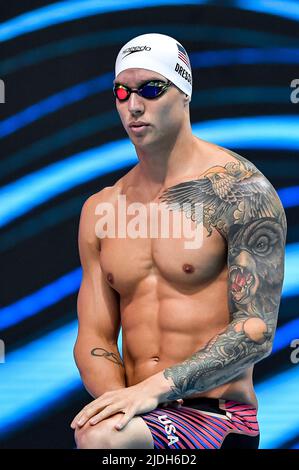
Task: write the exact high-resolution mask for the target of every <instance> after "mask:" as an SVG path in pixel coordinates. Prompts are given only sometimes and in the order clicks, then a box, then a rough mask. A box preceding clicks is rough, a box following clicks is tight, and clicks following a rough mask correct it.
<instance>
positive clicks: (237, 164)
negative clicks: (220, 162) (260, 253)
mask: <svg viewBox="0 0 299 470" xmlns="http://www.w3.org/2000/svg"><path fill="white" fill-rule="evenodd" d="M223 150H224V152H226V153H228V154H229V155H231V156H232V157H233V161H230V162H228V163H226V165H225V166H224V168H225V177H227V178H228V179H229V180H230V188H231V189H230V192H229V193H228V195H227V196H228V198H229V197H231V198H232V200H233V202H232V204H231V207H228V211H227V215H226V220H227V226H226V236H229V238H230V239H231V238H235V234H236V233H237V232H239V233H241V232H242V233H245V232H248V233H249V232H250V233H253V232H255V233H257V231H258V230H259V229H261V228H263V230H265V229H268V230H270V227H271V230H272V232H273V229H274V228H275V230H276V232H277V234H278V233H279V235H280V236H279V238H280V240H284V239H285V237H286V217H285V211H284V208H283V206H282V203H281V201H280V199H279V196H278V194H277V192H276V190H275V189H274V187H273V186H272V184H271V183H270V181H269V180H268V179H267V178H266V176H265V175H263V174H262V172H261V171H260V170H258V169H257V167H256V166H255V165H254V164H253V163H252V162H250V161H249V160H247V159H246V158H244V157H242V156H241V155H239V154H237V153H235V152H233V151H231V150H228V149H223Z"/></svg>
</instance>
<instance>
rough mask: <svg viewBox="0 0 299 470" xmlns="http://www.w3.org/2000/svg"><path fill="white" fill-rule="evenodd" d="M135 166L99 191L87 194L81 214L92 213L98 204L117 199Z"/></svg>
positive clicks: (113, 201) (114, 201)
mask: <svg viewBox="0 0 299 470" xmlns="http://www.w3.org/2000/svg"><path fill="white" fill-rule="evenodd" d="M134 171H135V167H133V168H132V169H131V170H130V171H128V173H126V174H125V175H124V176H122V177H121V178H119V179H118V180H117V181H116V182H115V183H114V184H113V185H111V186H105V187H104V188H102V189H101V190H100V191H98V192H96V193H94V194H92V195H91V196H89V197H88V198H87V199H86V200H85V202H84V203H83V206H82V208H81V214H82V215H83V216H84V215H92V214H93V215H94V214H95V210H96V207H97V205H98V204H103V203H111V204H114V203H116V201H117V197H118V196H119V195H120V194H122V193H123V191H124V188H125V187H126V186H127V184H128V182H129V181H130V179H131V177H132V174H133V172H134Z"/></svg>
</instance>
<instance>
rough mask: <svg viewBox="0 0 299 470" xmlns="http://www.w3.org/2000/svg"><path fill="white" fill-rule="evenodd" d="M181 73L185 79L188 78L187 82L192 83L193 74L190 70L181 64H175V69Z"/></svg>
mask: <svg viewBox="0 0 299 470" xmlns="http://www.w3.org/2000/svg"><path fill="white" fill-rule="evenodd" d="M174 70H175V71H176V72H177V73H178V74H179V75H181V77H183V78H184V79H185V80H187V82H189V83H190V85H192V77H191V74H190V73H189V72H187V70H186V69H184V67H182V66H181V65H180V64H178V63H176V66H175V69H174Z"/></svg>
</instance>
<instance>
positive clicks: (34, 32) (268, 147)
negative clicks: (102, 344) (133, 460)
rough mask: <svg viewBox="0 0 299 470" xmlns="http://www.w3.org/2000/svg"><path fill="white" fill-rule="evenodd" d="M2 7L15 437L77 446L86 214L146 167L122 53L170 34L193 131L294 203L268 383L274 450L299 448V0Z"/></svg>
mask: <svg viewBox="0 0 299 470" xmlns="http://www.w3.org/2000/svg"><path fill="white" fill-rule="evenodd" d="M0 15H1V19H0V21H1V24H0V42H1V56H0V78H1V79H2V80H3V82H2V83H3V84H4V86H5V103H1V104H0V112H1V122H0V139H1V159H0V178H1V181H0V184H1V187H0V201H1V204H0V225H1V232H0V251H1V273H2V276H1V301H0V302H1V308H0V330H1V333H0V338H1V340H2V341H3V343H2V342H1V343H0V344H1V345H4V346H5V354H4V358H3V359H4V362H2V363H0V403H1V406H0V446H1V447H2V448H42V447H43V448H53V449H54V448H72V447H74V440H73V434H72V431H71V430H70V428H69V423H70V421H71V419H72V417H73V416H74V414H75V413H76V412H77V411H78V410H79V409H80V408H81V407H82V406H83V405H84V404H86V403H87V402H88V401H89V400H90V397H89V395H88V394H87V392H86V391H85V390H84V388H83V386H82V383H81V380H80V377H79V374H78V371H77V369H76V367H75V364H74V361H73V357H72V347H73V343H74V341H75V337H76V296H77V292H78V288H79V285H80V279H81V269H80V262H79V256H78V247H77V230H78V222H79V216H80V210H81V207H82V205H83V203H84V201H85V200H86V199H87V198H88V197H89V196H90V195H91V194H93V193H95V192H97V191H99V190H100V189H101V188H103V187H105V186H108V185H111V184H113V183H114V182H115V181H117V179H119V178H120V177H121V176H122V175H123V174H125V173H126V172H127V171H128V170H129V169H130V168H131V167H132V166H133V165H134V164H136V162H137V159H136V154H135V152H134V147H133V145H132V144H131V143H130V141H129V140H128V138H127V134H126V133H125V131H124V129H123V127H122V124H121V121H120V119H119V116H118V114H117V111H116V108H115V99H114V97H113V95H112V80H113V78H114V61H115V58H116V55H117V53H118V51H119V49H120V48H121V46H122V45H123V44H124V43H125V42H126V41H128V40H129V39H131V38H132V37H134V36H136V35H139V34H143V33H147V32H160V33H164V34H168V35H170V36H173V37H175V38H176V39H178V41H180V42H181V43H182V44H183V45H184V46H185V48H186V50H187V52H188V53H189V57H190V61H191V65H192V70H193V96H192V102H191V105H190V115H191V123H192V129H193V133H194V134H195V135H197V136H198V137H200V138H202V139H205V140H208V141H211V142H214V143H218V144H220V145H223V146H224V147H228V148H230V149H232V150H234V151H236V152H238V153H240V154H241V155H243V156H245V157H246V158H248V159H249V160H251V161H252V162H253V163H254V164H255V165H256V166H257V167H258V168H259V169H260V170H261V171H262V172H263V173H264V174H265V175H266V177H267V178H268V179H269V180H270V181H271V183H272V184H273V186H274V187H275V188H276V189H277V191H278V193H279V195H280V197H281V199H282V202H283V204H284V207H285V209H286V214H287V219H288V238H287V251H286V275H285V283H284V290H283V298H282V302H281V306H280V314H279V322H278V329H277V334H276V339H275V343H274V348H273V351H272V354H271V356H269V357H268V358H267V359H265V360H264V361H262V362H261V363H259V364H257V365H256V367H255V374H254V380H255V386H256V392H257V395H258V399H259V405H260V408H259V420H260V425H261V432H262V439H261V445H260V447H261V448H298V447H299V412H298V407H299V397H298V385H299V365H297V364H296V361H297V355H296V354H295V352H296V351H295V346H294V345H295V343H296V341H295V342H293V346H294V347H291V342H292V341H294V340H296V339H298V338H299V320H298V316H297V315H298V295H299V280H298V274H297V273H298V269H297V266H298V264H299V224H298V204H299V186H298V185H299V181H298V175H299V165H298V150H299V113H298V111H299V102H298V103H296V101H299V92H298V93H297V94H296V85H294V82H293V87H292V86H291V84H292V81H293V80H294V79H298V82H299V70H298V65H299V28H298V21H299V4H298V2H295V1H294V2H293V1H286V2H263V1H241V0H240V1H228V2H211V1H210V2H209V1H189V2H183V1H180V2H175V1H143V2H141V1H132V0H131V1H130V2H125V1H95V0H86V1H65V2H52V3H51V2H34V1H31V2H30V1H28V2H11V3H10V4H9V5H5V7H3V6H2V7H1V12H0ZM297 87H298V85H297ZM292 93H293V94H292ZM291 94H292V95H291ZM291 96H292V97H293V99H291ZM292 101H293V102H292ZM119 348H121V335H120V338H119ZM292 352H293V356H292V358H293V360H291V353H292ZM2 356H3V355H2ZM298 357H299V354H298Z"/></svg>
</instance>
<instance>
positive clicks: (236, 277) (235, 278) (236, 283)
mask: <svg viewBox="0 0 299 470" xmlns="http://www.w3.org/2000/svg"><path fill="white" fill-rule="evenodd" d="M229 274H230V279H231V292H232V295H233V298H234V300H236V301H237V302H240V301H241V300H243V301H244V300H245V299H246V298H247V297H248V296H249V294H250V288H251V287H252V285H253V284H254V282H255V281H254V276H253V274H252V273H251V272H250V271H248V269H246V268H244V267H243V266H232V267H231V268H230V270H229Z"/></svg>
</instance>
